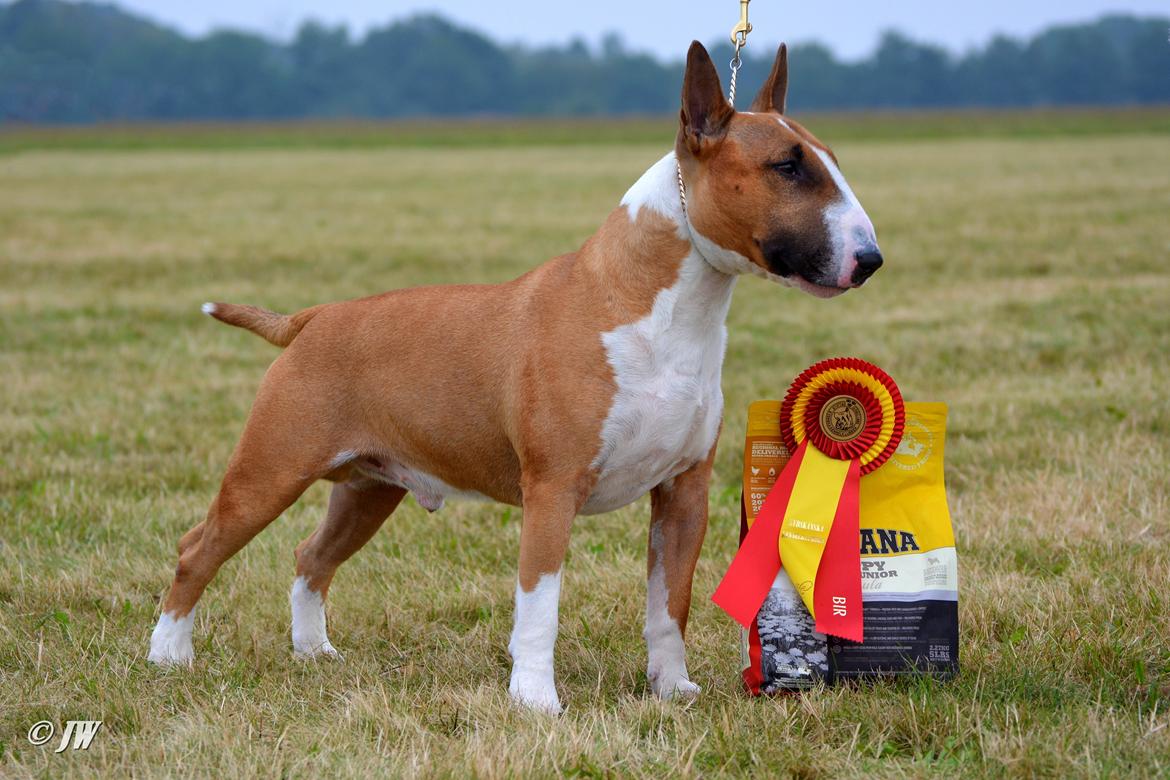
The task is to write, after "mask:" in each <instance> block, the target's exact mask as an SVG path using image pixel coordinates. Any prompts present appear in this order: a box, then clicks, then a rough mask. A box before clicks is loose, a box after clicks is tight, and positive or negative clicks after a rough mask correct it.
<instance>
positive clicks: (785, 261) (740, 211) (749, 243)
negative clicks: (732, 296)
mask: <svg viewBox="0 0 1170 780" xmlns="http://www.w3.org/2000/svg"><path fill="white" fill-rule="evenodd" d="M787 91H788V56H787V49H786V47H785V46H783V45H781V46H780V50H779V51H778V52H777V54H776V60H775V62H774V64H773V66H772V71H771V73H770V74H769V76H768V79H767V81H766V82H765V83H764V85H763V87H762V88H761V89H760V92H759V94H758V95H757V96H756V99H755V101H754V102H753V103H752V109H753V110H752V111H750V112H739V113H737V112H736V111H735V110H734V109H733V108H732V107H731V105H730V104H729V103H728V102H727V100H726V98H724V96H723V88H722V86H721V84H720V83H719V75H718V73H717V72H716V71H715V66H714V64H713V63H712V62H711V58H710V56H708V54H707V52H706V50H705V49H704V48H703V46H702V45H701V44H700V43H698V42H697V41H696V42H695V43H693V44H692V45H691V49H690V52H689V53H688V55H687V70H686V76H685V77H684V81H683V92H682V112H681V115H680V126H679V133H678V139H677V141H676V144H675V152H676V154H677V155H678V158H679V163H680V165H681V166H682V170H683V176H684V178H685V180H686V183H687V215H688V217H689V219H690V222H691V226H692V228H693V230H694V232H696V233H698V234H699V239H700V240H699V241H698V242H697V243H699V244H700V249H701V251H703V254H704V256H706V257H707V259H708V260H709V261H710V262H711V263H712V264H713V265H715V266H716V267H718V268H720V269H721V270H725V271H728V272H735V273H742V272H745V271H748V272H752V273H757V274H759V275H764V276H769V277H770V278H773V279H774V280H777V281H782V282H784V283H787V284H792V285H795V286H798V287H800V288H801V289H804V290H805V291H806V292H809V293H812V294H814V295H819V296H822V297H829V296H832V295H836V294H839V293H841V292H844V291H845V290H846V289H849V288H850V287H859V286H861V284H862V283H864V282H865V280H866V279H867V278H868V277H869V276H870V275H871V274H872V273H873V272H874V271H876V270H877V267H878V266H879V265H880V264H881V255H880V253H879V252H878V249H877V240H876V238H875V237H874V233H873V225H872V224H871V223H870V221H869V217H867V216H866V214H865V211H864V210H863V209H862V208H861V204H860V203H858V202H857V198H856V197H855V196H854V195H853V192H852V190H850V188H849V185H848V184H846V183H845V179H844V178H843V177H842V176H841V173H840V170H839V169H838V168H837V162H836V158H835V157H834V155H833V153H832V151H830V150H829V148H828V147H827V146H825V145H824V144H823V143H821V142H820V141H819V140H817V138H816V137H815V136H813V135H812V133H810V132H809V131H808V130H806V129H805V128H804V127H802V126H801V125H799V124H798V123H796V122H794V121H792V120H791V119H788V118H786V117H783V116H781V114H782V112H783V110H784V106H785V103H786V96H787Z"/></svg>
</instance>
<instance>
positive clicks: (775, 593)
mask: <svg viewBox="0 0 1170 780" xmlns="http://www.w3.org/2000/svg"><path fill="white" fill-rule="evenodd" d="M780 404H781V402H780V401H757V402H755V403H753V404H752V405H751V407H750V408H749V410H748V425H747V438H746V441H745V444H744V470H743V500H742V502H741V522H740V538H741V540H742V538H743V537H744V536H745V535H746V534H747V531H748V528H750V527H751V524H752V523H753V522H754V521H755V518H756V514H757V513H758V512H759V509H760V506H761V505H762V504H763V502H764V498H765V497H766V496H767V495H768V492H769V491H770V490H771V489H772V485H773V484H774V483H775V481H776V477H777V475H779V473H780V471H781V470H782V469H783V468H784V466H785V464H786V463H787V462H788V459H789V455H790V453H789V452H788V450H787V448H786V447H785V446H784V442H783V440H782V439H781V437H780ZM945 438H946V406H945V405H944V404H937V403H907V404H906V426H905V432H904V434H903V436H902V441H901V443H900V444H899V445H898V449H897V451H896V452H895V453H894V455H893V457H891V458H890V460H889V461H888V462H886V464H885V465H883V466H882V467H881V468H879V469H877V470H876V471H874V472H873V473H871V474H868V475H866V476H865V477H863V478H862V479H861V496H860V503H861V517H860V519H861V523H860V525H861V529H860V538H859V539H858V544H859V545H860V547H861V577H862V581H861V586H862V605H863V621H864V633H865V641H864V642H850V641H848V640H845V639H838V638H837V637H826V636H825V635H824V634H820V633H817V632H816V630H815V628H814V621H813V617H812V615H810V614H809V611H808V609H807V608H806V607H805V605H804V602H803V601H802V600H801V598H800V596H799V595H798V594H797V593H796V590H795V589H794V588H793V587H792V582H791V580H790V579H789V577H788V573H787V572H786V571H785V570H784V569H781V570H780V572H779V574H778V575H777V576H776V580H775V582H774V583H773V584H772V588H771V590H770V592H769V593H768V597H767V599H765V601H764V604H763V606H762V607H761V608H760V611H759V613H758V614H757V615H756V619H755V620H754V621H753V622H752V624H751V627H750V629H747V630H742V642H741V650H742V656H743V657H742V661H743V680H744V685H745V687H746V688H747V690H748V692H749V693H751V694H753V695H759V694H771V693H781V692H786V691H796V690H800V689H802V688H807V687H810V686H812V685H815V684H817V683H820V682H823V683H826V684H832V683H833V682H835V681H837V680H840V679H847V678H857V677H869V676H881V675H896V674H908V673H914V674H931V675H936V676H939V677H950V676H952V675H954V674H955V673H956V672H957V671H958V664H959V615H958V607H959V600H958V599H959V575H958V560H957V558H956V553H955V539H954V534H953V532H952V529H951V518H950V512H949V511H948V510H947V498H946V489H945V486H944V481H943V444H944V440H945Z"/></svg>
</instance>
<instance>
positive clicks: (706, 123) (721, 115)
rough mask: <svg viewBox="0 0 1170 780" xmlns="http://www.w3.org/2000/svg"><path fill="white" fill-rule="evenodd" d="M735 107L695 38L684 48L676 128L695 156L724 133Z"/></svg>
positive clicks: (705, 52) (719, 139)
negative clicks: (680, 109) (684, 68)
mask: <svg viewBox="0 0 1170 780" xmlns="http://www.w3.org/2000/svg"><path fill="white" fill-rule="evenodd" d="M734 115H735V109H734V108H732V107H731V104H730V103H728V102H727V98H725V97H724V96H723V86H722V85H721V84H720V83H719V73H718V72H717V71H716V70H715V63H713V62H711V55H709V54H707V50H706V49H704V48H703V44H701V43H699V42H698V41H695V42H694V43H692V44H691V49H690V51H688V52H687V72H686V74H685V75H684V76H683V89H682V114H681V116H680V119H681V122H682V124H681V127H680V128H679V132H680V133H681V134H682V139H683V141H684V142H685V143H686V146H687V149H689V150H690V152H691V154H693V155H695V156H696V157H697V156H699V155H700V154H702V153H703V152H704V151H708V150H710V149H711V148H712V147H714V146H715V145H716V144H718V143H719V141H721V140H723V136H724V135H725V134H726V133H727V125H728V123H729V122H730V121H731V117H733V116H734Z"/></svg>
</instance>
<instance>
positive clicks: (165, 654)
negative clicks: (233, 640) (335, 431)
mask: <svg viewBox="0 0 1170 780" xmlns="http://www.w3.org/2000/svg"><path fill="white" fill-rule="evenodd" d="M292 400H296V399H289V398H285V397H279V396H276V395H275V394H269V393H266V392H265V391H264V389H263V388H262V389H261V393H260V395H259V396H258V397H257V400H256V404H255V406H254V407H253V411H252V414H251V416H250V417H249V419H248V424H247V426H246V428H245V429H244V435H243V436H242V437H241V438H240V442H239V444H238V445H237V446H236V451H235V453H233V455H232V458H231V461H230V462H229V464H228V468H227V472H226V474H225V475H224V478H223V483H222V485H221V486H220V489H219V493H218V494H217V495H216V497H215V500H214V501H212V503H211V508H210V509H209V510H208V512H207V519H206V520H204V521H203V522H202V523H200V524H199V525H197V526H195V527H194V528H192V529H191V530H190V531H189V532H187V534H185V535H184V536H183V538H182V540H181V541H180V543H179V564H178V566H177V567H176V568H175V576H174V580H173V582H172V583H171V589H170V592H169V593H168V594H167V598H166V601H165V603H164V604H163V611H162V615H161V616H160V617H159V621H158V624H157V625H156V626H155V629H154V633H153V634H152V635H151V638H150V655H149V656H148V658H149V660H150V661H152V662H154V663H157V664H189V663H191V661H192V660H193V659H194V651H193V649H192V646H191V629H192V626H193V625H194V620H195V615H194V608H195V603H196V602H197V601H198V600H199V597H200V596H201V595H203V590H204V589H205V588H206V587H207V584H208V583H209V582H210V581H211V579H212V577H214V576H215V573H216V572H217V571H218V570H219V567H220V566H221V565H222V564H223V563H224V561H226V560H227V559H228V558H230V557H231V556H233V555H234V554H235V553H236V552H238V551H239V550H240V548H242V547H243V546H244V545H245V544H247V543H248V542H249V541H251V539H252V538H253V537H254V536H255V535H256V534H258V533H259V532H260V531H261V530H263V529H264V527H265V526H267V525H268V524H269V523H271V522H272V521H273V520H275V519H276V518H277V517H278V516H279V515H280V513H281V512H283V511H284V510H285V509H287V508H288V507H289V505H291V504H292V503H293V502H294V501H296V500H297V498H298V497H299V496H300V495H301V493H303V492H304V491H305V489H306V488H307V487H308V486H309V485H311V484H312V483H313V482H314V481H315V480H316V479H317V478H318V477H320V476H321V475H322V474H323V473H324V472H325V471H327V470H328V457H329V456H328V454H327V453H329V452H330V451H331V450H330V448H329V446H328V445H329V444H330V442H327V441H320V440H319V439H320V436H317V437H307V436H305V435H304V433H303V430H302V426H301V421H302V418H299V417H297V418H292V417H289V416H286V415H283V414H281V413H280V412H281V410H282V409H284V408H288V406H289V405H290V401H292ZM294 408H295V407H294ZM298 411H301V410H298ZM304 411H307V412H309V413H310V414H311V409H308V410H304Z"/></svg>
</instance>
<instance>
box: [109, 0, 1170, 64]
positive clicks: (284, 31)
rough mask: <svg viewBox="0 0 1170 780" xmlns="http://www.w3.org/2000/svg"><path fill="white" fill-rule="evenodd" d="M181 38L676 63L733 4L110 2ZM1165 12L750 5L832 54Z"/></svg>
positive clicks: (1110, 6) (915, 4)
mask: <svg viewBox="0 0 1170 780" xmlns="http://www.w3.org/2000/svg"><path fill="white" fill-rule="evenodd" d="M114 2H115V3H116V4H118V5H121V6H123V7H125V8H129V9H133V10H135V11H139V12H143V13H145V14H146V15H148V16H151V17H153V18H155V19H157V20H159V21H163V22H166V23H168V24H170V25H172V26H175V27H178V28H180V29H182V30H184V31H186V32H191V33H202V32H206V31H207V30H208V29H211V28H213V27H220V26H231V27H237V28H243V29H248V30H253V31H258V32H262V33H266V34H268V35H273V36H277V37H282V38H284V37H289V36H291V34H292V33H293V32H294V31H295V30H296V28H297V26H298V25H299V24H300V22H301V20H303V19H305V18H309V17H311V18H316V19H319V20H322V21H327V22H331V23H345V24H347V25H348V26H349V27H350V29H351V30H353V31H354V32H358V33H360V32H362V31H364V30H366V29H367V28H369V27H370V26H372V25H380V24H384V23H385V22H386V21H388V20H390V19H394V18H399V17H402V16H405V15H408V14H411V13H417V12H420V11H437V12H439V13H442V14H444V15H446V16H449V17H451V18H453V19H455V20H458V21H460V22H462V23H464V24H467V25H469V26H471V27H475V28H477V29H479V30H481V31H483V32H486V33H488V34H490V35H491V36H492V37H493V38H495V39H497V40H500V41H505V42H513V41H522V42H525V43H530V44H540V43H563V42H564V41H566V40H568V39H569V38H571V37H573V36H574V35H580V36H582V37H584V38H585V39H586V40H588V41H590V42H596V41H597V40H599V39H600V37H601V35H602V34H603V33H605V32H607V31H610V30H614V31H617V32H618V33H620V34H621V35H622V37H623V38H624V39H625V40H626V42H627V44H628V45H629V46H630V48H634V49H642V50H648V51H651V52H653V53H655V54H658V55H660V56H668V57H681V56H682V54H683V52H685V50H686V45H687V44H688V43H689V42H690V40H691V39H692V38H699V39H701V40H703V41H711V40H714V39H715V38H717V37H722V36H724V35H725V34H726V33H727V32H728V31H730V29H731V27H732V25H733V24H734V23H735V21H736V19H737V18H738V14H739V4H738V2H737V0H701V2H700V1H696V0H692V2H682V3H680V2H677V0H676V1H675V2H667V0H642V1H641V2H639V1H638V0H634V1H633V2H631V0H582V1H581V2H564V0H560V1H559V2H558V0H544V1H543V2H536V0H512V1H510V2H504V1H503V0H497V1H496V2H490V1H485V0H440V1H439V2H431V3H418V2H385V1H384V0H383V2H377V1H376V0H331V2H325V1H324V0H199V2H191V0H114ZM1117 11H1125V12H1132V13H1139V14H1163V15H1164V14H1168V13H1170V3H1167V0H1158V1H1157V2H1154V1H1151V0H1131V1H1130V2H1112V3H1111V2H1101V1H1100V0H982V1H981V2H977V3H945V2H939V0H893V2H881V3H879V2H873V0H869V1H868V2H863V1H862V0H854V1H853V2H815V1H809V0H806V1H805V2H793V1H792V0H787V1H786V2H780V0H754V2H753V3H752V5H751V16H752V23H753V24H754V25H755V32H753V33H752V40H753V42H755V43H756V44H757V45H760V46H763V45H765V44H766V45H768V46H772V45H774V44H775V43H776V42H777V41H779V40H781V39H783V40H787V41H790V42H792V41H803V40H809V39H816V40H820V41H822V42H824V43H827V44H829V46H831V47H832V48H833V50H834V51H836V52H837V53H838V54H840V55H842V56H845V57H848V58H855V57H859V56H862V55H864V54H866V53H868V52H869V51H870V50H871V49H872V48H873V45H874V43H875V41H876V40H877V36H878V35H879V33H880V31H881V30H883V29H887V28H891V27H895V28H898V29H900V30H902V31H904V32H906V33H909V34H910V35H911V36H912V37H915V38H919V39H922V40H926V41H931V42H937V43H942V44H944V45H946V46H948V47H950V48H951V49H954V50H962V49H964V48H967V47H969V46H972V45H975V44H979V43H982V42H984V41H986V40H987V39H988V38H989V37H990V36H991V35H992V34H994V33H997V32H1004V33H1008V34H1012V35H1027V34H1029V33H1033V32H1035V31H1037V30H1039V29H1041V28H1043V27H1046V26H1048V25H1049V24H1052V23H1056V22H1069V21H1083V20H1086V19H1091V18H1094V17H1096V16H1098V15H1100V14H1103V13H1108V12H1117Z"/></svg>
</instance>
